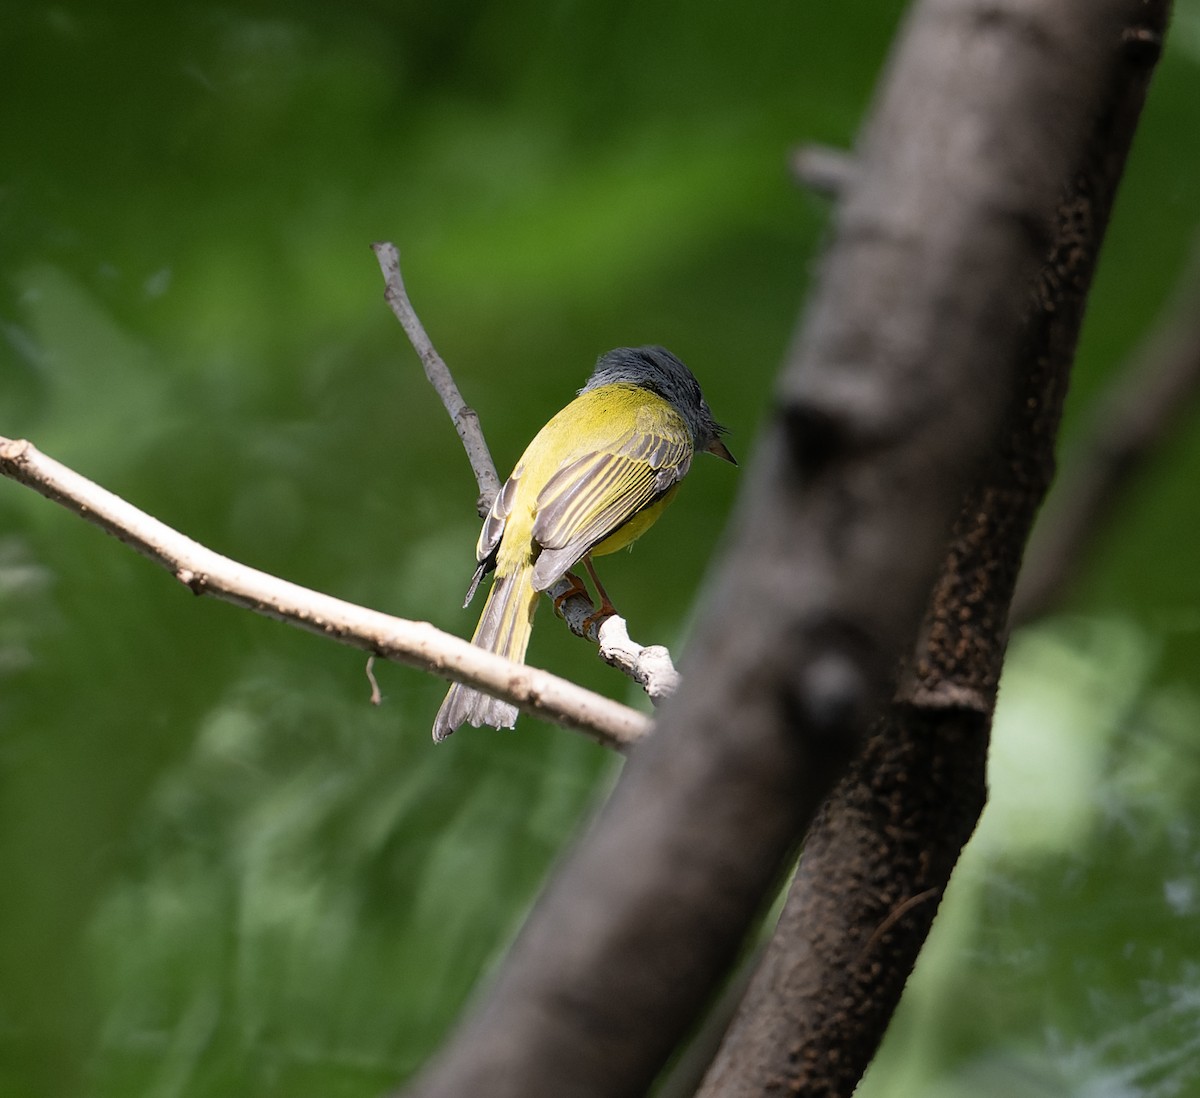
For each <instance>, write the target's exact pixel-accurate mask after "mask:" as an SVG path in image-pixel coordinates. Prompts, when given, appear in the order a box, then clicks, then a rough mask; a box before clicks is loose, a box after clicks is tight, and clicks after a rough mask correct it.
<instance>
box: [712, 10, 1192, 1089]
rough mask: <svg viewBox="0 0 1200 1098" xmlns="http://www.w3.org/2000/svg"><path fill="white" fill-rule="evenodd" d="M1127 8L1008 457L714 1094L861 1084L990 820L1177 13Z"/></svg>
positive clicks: (819, 849)
mask: <svg viewBox="0 0 1200 1098" xmlns="http://www.w3.org/2000/svg"><path fill="white" fill-rule="evenodd" d="M1125 6H1126V15H1127V18H1128V20H1129V23H1128V25H1127V27H1126V30H1125V33H1124V38H1123V41H1124V43H1125V48H1124V49H1123V50H1121V51H1117V50H1115V49H1114V51H1113V56H1112V60H1113V63H1112V65H1111V66H1110V73H1109V80H1108V91H1107V95H1106V98H1105V103H1104V108H1103V110H1101V112H1100V113H1099V116H1098V119H1097V121H1096V124H1095V128H1094V130H1093V132H1092V135H1091V138H1090V140H1089V142H1088V144H1087V146H1086V148H1085V150H1084V153H1083V156H1082V158H1081V159H1080V160H1078V161H1077V162H1076V168H1075V170H1074V171H1073V172H1072V173H1071V174H1070V176H1067V177H1064V178H1068V179H1069V180H1070V182H1069V183H1068V184H1067V186H1066V195H1065V197H1064V199H1063V201H1062V203H1061V204H1060V208H1059V214H1058V219H1057V230H1056V234H1055V241H1054V245H1053V247H1052V249H1051V251H1050V254H1049V257H1048V259H1047V261H1046V264H1045V267H1044V269H1043V271H1042V274H1041V277H1040V279H1039V282H1038V286H1037V293H1036V298H1035V301H1034V303H1033V306H1032V308H1031V310H1030V313H1029V317H1028V320H1027V323H1026V327H1025V333H1024V338H1023V340H1022V341H1021V343H1020V345H1019V346H1018V348H1017V353H1016V359H1015V361H1016V364H1017V367H1018V369H1019V371H1020V376H1021V384H1020V385H1019V386H1018V387H1017V389H1016V390H1015V393H1014V399H1013V401H1012V404H1011V407H1010V411H1009V414H1008V417H1007V423H1006V428H1005V431H1004V433H1003V436H1002V445H1001V447H1000V451H999V454H998V457H997V460H995V461H994V462H991V463H990V464H989V465H988V466H987V467H986V468H985V469H984V471H983V473H982V474H981V475H980V476H979V478H978V479H977V480H976V482H975V483H974V484H973V485H972V487H971V490H970V491H969V493H968V496H967V501H966V505H965V506H964V508H963V511H962V515H961V516H960V518H959V521H958V523H957V526H956V529H955V535H954V538H953V540H952V543H951V548H950V552H949V554H948V555H947V558H946V562H945V566H944V568H943V570H942V573H941V576H940V578H939V580H938V583H937V585H936V587H935V589H934V593H933V596H932V598H931V601H930V605H929V609H928V611H927V613H926V617H925V622H924V625H923V627H922V631H921V640H920V642H919V644H918V646H917V650H916V654H915V657H914V658H913V660H912V661H911V665H910V668H909V671H908V672H907V673H906V675H905V676H904V678H903V680H902V683H901V687H900V689H899V691H898V697H897V700H896V701H895V702H893V704H892V705H891V706H890V707H889V709H888V711H887V712H886V714H885V715H884V718H883V719H882V721H881V722H880V724H879V726H878V727H877V728H876V730H875V732H874V734H873V735H872V737H871V739H870V741H869V743H868V744H867V747H866V749H865V751H864V752H863V754H862V755H861V756H860V757H859V758H857V759H856V760H855V762H854V764H853V765H852V767H851V769H850V771H849V773H848V774H847V776H846V777H845V778H844V780H843V781H842V782H841V783H840V784H839V785H838V787H837V789H836V790H835V792H834V793H833V795H832V796H831V798H830V800H829V801H828V802H827V804H826V805H825V806H824V808H823V810H822V812H821V815H820V816H819V817H818V819H817V821H816V823H815V824H814V826H813V828H812V831H811V833H810V835H809V837H808V839H807V841H806V844H805V851H804V855H803V858H802V860H801V864H800V869H799V872H798V874H797V877H796V880H795V882H794V884H793V886H792V889H791V892H790V894H789V897H788V900H787V903H786V904H785V907H784V911H783V914H782V917H781V919H780V923H779V926H778V927H777V929H776V932H775V935H774V938H773V940H772V942H771V945H770V946H769V948H768V950H767V951H766V954H765V956H764V958H763V961H762V964H761V965H760V967H759V970H758V972H757V974H756V976H755V978H754V980H753V981H752V982H751V986H750V988H749V990H748V992H747V995H746V998H745V1000H744V1003H743V1006H742V1009H741V1011H740V1012H739V1014H738V1016H737V1018H736V1019H735V1022H734V1024H733V1026H732V1027H731V1029H730V1032H729V1035H728V1037H727V1040H726V1041H725V1043H724V1045H723V1046H722V1049H721V1052H720V1053H719V1055H718V1058H717V1059H716V1061H715V1062H714V1065H713V1068H712V1070H711V1071H710V1073H709V1075H708V1077H707V1078H706V1081H705V1083H704V1085H703V1086H702V1087H701V1089H700V1091H699V1092H698V1093H699V1095H700V1096H701V1098H715V1096H717V1095H720V1096H721V1098H749V1096H750V1095H755V1096H758V1095H762V1094H771V1093H786V1094H803V1095H813V1096H834V1095H850V1094H851V1093H852V1092H853V1090H854V1087H855V1086H856V1085H857V1083H858V1081H859V1079H860V1077H861V1075H862V1073H863V1072H864V1071H865V1070H866V1067H867V1065H868V1064H869V1063H870V1061H871V1059H872V1057H873V1056H874V1054H875V1051H876V1049H877V1047H878V1044H879V1041H880V1040H881V1039H882V1037H883V1033H884V1031H885V1029H886V1027H887V1023H888V1021H889V1020H890V1018H891V1015H892V1012H893V1011H894V1009H895V1007H896V1005H897V1003H898V1001H899V998H900V994H901V991H902V990H903V987H904V984H905V981H906V980H907V978H908V975H909V973H910V972H911V971H912V968H913V965H914V964H915V963H916V958H917V954H918V952H919V951H920V949H921V946H922V945H923V944H924V941H925V938H926V935H927V934H928V932H929V929H930V926H931V924H932V921H933V917H934V915H935V913H936V911H937V908H938V904H939V902H940V899H941V896H942V894H943V891H944V889H945V886H946V884H947V882H948V881H949V877H950V873H951V871H952V869H953V867H954V864H955V862H956V861H957V859H958V856H959V853H960V850H961V848H962V846H963V844H964V843H965V842H966V841H967V839H968V838H969V837H970V835H971V832H972V831H973V830H974V827H975V824H976V822H977V820H978V818H979V814H980V812H981V811H982V808H983V805H984V801H985V795H986V787H985V770H986V755H987V743H988V733H989V729H990V722H991V714H992V708H993V706H994V704H995V698H996V689H997V685H998V682H999V677H1000V670H1001V666H1002V663H1003V658H1004V650H1005V645H1006V641H1007V633H1008V622H1007V615H1008V608H1009V604H1010V601H1011V599H1012V595H1013V588H1014V586H1015V583H1016V578H1017V574H1018V570H1019V567H1020V562H1021V555H1022V550H1023V547H1024V545H1025V542H1026V539H1027V538H1028V535H1029V530H1030V527H1031V525H1032V522H1033V518H1034V515H1035V513H1036V511H1037V508H1038V507H1039V505H1040V503H1041V501H1042V499H1043V497H1044V496H1045V494H1046V491H1047V489H1048V487H1049V483H1050V480H1051V477H1052V475H1053V471H1054V441H1055V436H1056V434H1057V429H1058V423H1059V419H1060V414H1061V408H1062V402H1063V397H1064V395H1065V393H1066V388H1067V379H1068V377H1069V371H1070V366H1071V362H1072V360H1073V357H1074V349H1075V344H1076V340H1077V337H1078V332H1079V327H1080V322H1081V320H1082V316H1083V310H1084V304H1085V301H1086V296H1087V292H1088V289H1089V287H1090V284H1091V279H1092V273H1093V270H1094V268H1095V261H1096V256H1097V253H1098V251H1099V248H1100V244H1101V242H1102V239H1103V236H1104V230H1105V227H1106V225H1107V222H1108V218H1109V213H1110V210H1111V206H1112V201H1113V196H1114V194H1115V191H1116V187H1117V184H1118V182H1119V180H1120V177H1121V173H1122V169H1123V167H1124V163H1125V158H1126V154H1127V152H1128V150H1129V145H1130V142H1131V139H1132V136H1133V132H1134V129H1135V127H1136V123H1137V119H1138V115H1139V112H1140V110H1141V106H1142V103H1143V101H1144V98H1145V93H1146V89H1147V85H1148V82H1149V78H1150V73H1151V70H1152V68H1153V62H1154V60H1155V59H1156V57H1157V54H1158V47H1159V45H1160V43H1161V35H1162V32H1163V29H1164V26H1165V21H1166V13H1167V9H1168V7H1169V5H1168V4H1167V3H1166V2H1158V0H1156V2H1154V3H1146V2H1143V0H1137V2H1135V3H1132V4H1131V3H1128V2H1127V3H1126V5H1125ZM1118 41H1121V39H1114V45H1115V43H1116V42H1118Z"/></svg>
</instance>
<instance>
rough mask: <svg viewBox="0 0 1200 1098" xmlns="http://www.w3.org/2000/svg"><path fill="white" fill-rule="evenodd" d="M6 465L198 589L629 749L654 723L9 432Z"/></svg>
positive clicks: (3, 450)
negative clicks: (169, 521) (257, 555)
mask: <svg viewBox="0 0 1200 1098" xmlns="http://www.w3.org/2000/svg"><path fill="white" fill-rule="evenodd" d="M0 472H2V473H3V474H4V475H5V476H7V477H10V478H11V479H13V480H16V481H19V482H20V483H22V484H26V485H28V486H29V487H30V488H32V489H34V491H36V492H39V493H41V495H43V496H45V497H46V498H47V499H50V500H53V501H54V502H56V503H59V504H62V506H64V507H66V508H67V509H68V510H69V511H73V512H74V513H75V514H77V515H80V516H81V517H83V518H85V519H87V520H88V521H89V522H92V523H94V524H95V525H97V526H99V527H100V528H101V529H102V530H104V531H106V532H107V533H109V534H112V535H113V536H114V537H116V538H118V539H119V540H120V541H123V542H124V543H125V544H126V545H128V546H130V547H131V548H133V549H136V550H137V551H138V552H139V553H141V554H142V555H143V556H145V557H147V558H149V559H150V560H152V561H154V562H155V563H156V564H159V565H161V566H162V567H164V568H166V569H167V571H169V572H171V573H172V574H173V575H174V576H175V578H176V579H177V580H179V582H180V583H182V584H184V585H185V586H186V587H188V588H190V589H191V590H192V591H193V592H194V593H195V594H197V595H213V596H215V597H216V598H219V599H222V600H224V601H225V602H231V603H233V604H234V605H236V606H241V607H244V608H245V609H248V610H253V611H254V612H255V613H258V614H263V615H264V616H266V617H269V618H274V619H276V620H277V621H282V622H285V623H286V624H288V625H293V626H296V627H297V628H299V629H304V630H306V631H308V632H310V633H317V634H319V635H320V636H323V637H329V638H331V639H332V640H336V641H338V642H339V643H341V644H347V645H350V646H352V647H355V648H361V649H363V650H365V651H367V652H373V653H375V654H376V655H378V656H382V657H383V658H384V659H388V660H392V661H393V662H395V663H403V664H407V665H409V666H410V667H419V668H421V669H423V670H426V671H432V672H434V673H435V674H438V675H441V676H443V677H445V678H449V679H455V680H457V681H459V682H467V683H470V684H471V685H472V686H477V687H479V688H481V689H483V690H486V691H487V692H488V693H489V694H494V695H495V696H496V697H498V698H503V699H505V700H506V701H510V702H513V703H514V704H515V705H518V706H520V708H521V709H522V710H523V711H524V712H527V713H531V714H533V715H534V716H537V717H541V718H542V719H543V720H548V721H553V722H554V723H555V724H561V725H563V726H565V727H567V728H573V729H575V730H576V731H578V732H582V733H584V734H585V735H587V736H590V737H591V738H592V739H594V740H596V741H597V742H598V743H601V744H603V745H604V746H606V747H611V748H615V749H617V750H624V749H626V748H628V747H629V746H630V745H631V744H632V743H634V742H635V741H636V740H637V739H638V738H639V737H641V736H644V735H645V734H646V732H647V731H649V729H650V720H649V718H648V717H646V716H645V715H644V714H642V713H638V712H637V711H636V710H633V709H630V708H628V707H627V706H624V705H621V704H620V703H618V702H615V701H612V700H611V699H609V698H605V697H602V696H601V695H599V694H594V693H592V691H590V690H585V689H584V688H583V687H581V686H577V685H575V684H574V683H571V682H568V681H567V680H565V679H561V678H559V677H558V676H557V675H552V674H550V673H549V672H547V671H539V670H537V669H536V668H532V667H526V666H524V665H523V664H519V663H513V662H512V661H511V660H507V659H505V658H504V657H503V656H497V655H495V654H493V653H491V652H486V651H484V650H483V649H482V648H476V647H475V646H474V645H473V644H470V643H468V642H467V641H464V640H460V639H459V638H458V637H454V636H451V635H450V634H449V633H443V632H442V631H441V630H440V629H435V628H434V627H433V626H432V625H430V624H429V623H428V622H421V621H407V620H405V619H403V618H394V617H391V616H390V615H387V614H381V613H379V612H378V611H376V610H368V609H367V608H365V607H362V606H356V605H355V604H353V603H349V602H343V601H342V600H341V599H335V598H332V597H331V596H329V595H323V594H321V593H320V592H317V591H310V590H308V589H307V588H304V587H300V586H298V585H297V584H294V583H288V582H287V581H286V580H281V579H279V578H277V577H276V576H272V575H269V574H267V573H266V572H260V571H258V570H257V569H254V568H248V567H247V566H246V565H244V564H239V563H238V562H237V561H233V560H230V559H229V558H228V557H223V556H221V555H220V554H218V553H215V552H213V551H212V550H211V549H207V548H205V547H204V546H203V545H200V544H199V543H198V542H195V541H192V539H191V538H188V537H186V536H184V535H183V534H180V533H179V532H178V531H176V530H173V529H171V528H170V527H169V526H167V525H165V524H164V523H162V522H159V521H158V519H155V518H152V517H151V516H150V515H147V514H146V513H145V512H144V511H139V510H138V509H137V508H136V507H134V506H132V505H131V504H129V503H126V502H125V500H123V499H120V498H119V497H118V496H115V495H113V494H112V493H111V492H109V491H107V490H106V489H104V488H101V487H100V486H99V485H97V484H94V483H93V482H92V481H90V480H87V479H86V478H84V477H82V476H80V475H79V474H78V473H76V472H74V471H73V470H71V469H68V468H67V467H66V466H65V465H62V464H60V463H59V462H57V461H55V460H54V459H53V458H49V457H47V456H46V455H45V454H42V453H40V452H39V451H38V450H37V449H36V448H35V447H34V446H33V445H32V444H31V443H29V442H26V441H25V440H23V439H16V440H14V439H8V438H2V437H0Z"/></svg>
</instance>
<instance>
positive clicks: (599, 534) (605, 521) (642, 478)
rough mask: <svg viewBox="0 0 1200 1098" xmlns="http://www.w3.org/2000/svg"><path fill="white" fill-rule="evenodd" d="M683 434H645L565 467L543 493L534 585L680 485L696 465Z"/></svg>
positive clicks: (542, 584)
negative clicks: (689, 468)
mask: <svg viewBox="0 0 1200 1098" xmlns="http://www.w3.org/2000/svg"><path fill="white" fill-rule="evenodd" d="M690 451H691V447H690V445H689V444H688V439H687V438H686V437H684V436H682V435H680V436H675V437H666V436H664V435H659V434H648V433H639V434H637V435H635V436H633V437H632V438H630V439H629V440H628V441H627V442H626V443H624V444H623V445H622V446H620V447H618V448H617V449H614V450H606V451H597V452H593V453H589V454H584V455H583V456H582V457H579V458H577V459H576V460H575V461H573V462H571V463H570V464H568V465H565V466H563V468H561V469H559V470H558V472H556V473H555V474H554V476H552V477H551V478H550V480H549V481H547V483H546V486H545V487H544V488H543V489H542V491H541V492H540V493H539V494H538V498H537V518H536V519H535V520H534V525H533V537H534V541H536V542H537V544H538V545H540V546H541V549H542V551H541V554H540V555H539V556H538V559H537V563H536V564H535V565H534V569H533V586H534V587H535V588H536V589H537V590H539V591H544V590H546V588H548V587H550V586H551V585H552V584H553V583H554V582H555V581H556V580H558V579H559V578H560V577H561V576H562V575H563V574H564V573H566V572H567V571H568V570H569V569H570V568H571V567H572V566H573V565H574V564H575V563H576V562H577V561H578V560H579V559H580V558H581V557H582V556H583V555H584V554H585V553H587V552H588V550H589V549H591V548H592V546H594V545H596V544H598V543H599V542H601V541H603V540H604V539H605V538H607V537H609V535H611V534H613V533H615V532H616V531H617V530H618V529H619V528H620V527H622V526H623V525H624V524H625V523H626V522H628V521H629V520H630V519H631V518H633V516H634V515H636V514H637V513H638V512H639V511H641V510H642V509H643V508H645V507H648V506H649V505H650V504H651V503H653V502H654V501H655V500H657V499H658V498H659V497H660V496H662V495H663V494H664V493H665V492H667V491H669V490H670V488H671V487H672V486H673V485H674V484H676V483H677V482H678V481H679V480H680V479H681V478H682V477H683V476H684V474H685V473H687V471H688V467H689V466H690V465H691V452H690Z"/></svg>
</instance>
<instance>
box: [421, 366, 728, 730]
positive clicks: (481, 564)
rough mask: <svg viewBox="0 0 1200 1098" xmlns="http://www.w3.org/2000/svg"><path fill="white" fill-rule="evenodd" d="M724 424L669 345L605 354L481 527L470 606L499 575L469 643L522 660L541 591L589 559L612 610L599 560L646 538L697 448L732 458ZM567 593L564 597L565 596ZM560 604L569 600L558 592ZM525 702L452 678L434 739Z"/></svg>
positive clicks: (502, 723)
mask: <svg viewBox="0 0 1200 1098" xmlns="http://www.w3.org/2000/svg"><path fill="white" fill-rule="evenodd" d="M725 433H726V429H725V428H724V427H722V426H721V425H720V424H719V423H718V422H717V421H716V420H715V419H714V418H713V415H712V412H711V411H710V410H709V407H708V403H707V402H706V401H705V399H704V396H703V394H702V393H701V391H700V384H699V382H698V381H697V380H696V378H695V376H694V375H693V374H692V372H691V370H689V369H688V368H687V367H686V366H685V365H684V364H683V363H682V362H681V361H680V360H679V359H678V358H676V357H675V356H674V355H673V354H671V352H670V351H668V350H667V349H666V348H664V347H658V346H646V347H618V348H617V349H616V350H613V351H609V352H607V353H606V354H603V355H601V356H600V357H599V359H597V361H596V365H595V368H594V369H593V371H592V373H591V376H590V377H589V378H588V380H587V383H586V384H585V385H584V386H583V388H582V389H580V390H579V392H578V395H577V396H576V397H575V399H574V400H572V401H571V403H570V404H568V405H567V406H566V407H565V408H563V409H562V411H560V412H558V413H557V414H556V415H555V416H554V417H553V418H552V419H551V420H550V421H549V422H548V423H547V424H546V425H545V426H544V427H543V428H542V429H541V430H540V431H539V432H538V433H537V435H536V436H535V437H534V439H533V441H532V442H531V443H530V444H529V445H528V447H526V449H525V452H524V454H522V455H521V459H520V460H519V461H518V462H517V464H516V467H515V468H514V469H513V471H512V475H511V476H510V477H509V478H508V480H507V481H505V483H504V485H503V487H502V488H501V489H500V491H499V493H498V494H497V495H496V498H495V500H494V501H493V503H492V505H491V508H490V510H489V511H488V514H487V517H486V518H485V519H484V522H483V529H482V530H481V531H480V534H479V541H478V544H477V545H476V550H475V558H476V560H477V561H478V567H477V568H476V569H475V575H474V576H473V577H472V579H471V584H470V587H469V589H468V591H467V597H466V601H465V602H464V603H463V606H464V608H465V607H466V606H468V605H470V602H471V599H472V598H473V597H474V594H475V590H476V588H477V587H478V586H479V582H480V580H482V579H483V577H484V576H485V575H487V574H488V573H489V572H495V577H494V579H493V582H492V586H491V590H490V591H489V592H488V597H487V602H486V603H485V605H484V608H483V613H482V614H481V615H480V618H479V624H478V625H477V626H476V628H475V633H474V636H473V637H472V638H471V643H472V644H475V645H477V646H478V647H480V648H485V649H487V650H488V651H490V652H497V653H499V654H500V655H502V656H507V657H508V658H509V659H511V660H516V661H517V662H523V661H524V658H525V650H526V648H527V647H528V644H529V636H530V633H531V632H532V629H533V616H534V611H535V610H536V609H537V604H538V601H539V599H540V596H541V594H542V593H543V592H545V591H546V590H548V589H549V588H550V587H552V586H553V585H554V584H555V583H557V582H558V580H560V579H561V578H563V577H564V576H567V577H568V578H569V579H571V580H572V581H573V582H574V585H575V587H574V589H573V590H572V592H568V594H570V593H574V591H575V590H578V591H586V588H584V586H583V584H582V582H581V581H580V580H579V579H578V578H577V577H576V576H575V575H573V574H572V572H571V569H573V568H574V567H575V566H576V565H577V564H578V563H579V562H580V561H582V562H583V564H584V566H585V567H586V568H587V570H588V573H589V574H590V575H591V577H592V581H593V583H594V584H595V586H596V591H597V594H598V595H599V596H600V599H601V606H600V609H599V610H598V611H597V612H596V613H595V614H593V615H591V617H590V618H589V621H591V620H595V619H598V618H600V617H602V616H606V615H608V614H611V613H613V606H612V602H611V601H610V600H609V597H608V593H607V592H606V591H605V590H604V587H603V586H602V585H601V583H600V580H599V577H597V575H596V572H595V569H594V567H593V565H592V560H591V558H592V557H594V556H601V555H603V554H606V553H613V552H616V551H617V550H618V549H623V548H625V547H627V546H629V545H630V544H632V542H633V541H634V540H635V539H636V538H639V537H641V535H642V534H644V533H645V532H646V531H647V530H648V529H649V528H650V527H651V526H652V525H653V524H654V522H655V521H656V520H657V519H658V517H659V515H661V514H662V512H663V510H664V509H665V508H666V506H667V504H668V503H670V501H671V499H672V498H673V497H674V495H675V492H676V490H677V489H678V487H679V482H680V481H681V480H682V479H683V478H684V476H685V475H686V474H687V472H688V469H690V468H691V464H692V458H693V456H694V455H695V454H697V453H710V454H714V455H716V456H717V457H719V458H722V459H723V460H725V461H728V462H730V463H731V464H733V465H737V462H736V461H735V460H734V457H733V455H732V454H731V453H730V452H729V450H728V448H727V447H726V446H725V444H724V443H723V442H722V441H721V436H722V435H723V434H725ZM564 597H565V596H564ZM559 601H561V600H559ZM516 720H517V707H516V706H515V705H512V704H511V703H509V702H506V701H501V700H500V699H498V698H493V697H491V696H489V695H488V694H485V693H483V692H482V691H480V690H477V689H475V688H474V687H472V686H467V685H465V684H463V683H454V684H453V685H452V686H451V687H450V690H449V692H448V693H447V694H446V699H445V701H443V702H442V705H441V708H440V709H439V710H438V713H437V717H436V718H435V719H434V723H433V738H434V741H435V742H440V741H442V740H444V739H446V737H447V736H449V735H450V734H451V733H452V732H454V730H455V729H457V728H459V727H460V726H461V725H463V724H471V725H473V726H475V727H476V728H478V727H481V726H484V725H487V726H490V727H492V728H513V727H515V725H516Z"/></svg>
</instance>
